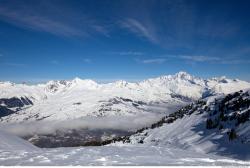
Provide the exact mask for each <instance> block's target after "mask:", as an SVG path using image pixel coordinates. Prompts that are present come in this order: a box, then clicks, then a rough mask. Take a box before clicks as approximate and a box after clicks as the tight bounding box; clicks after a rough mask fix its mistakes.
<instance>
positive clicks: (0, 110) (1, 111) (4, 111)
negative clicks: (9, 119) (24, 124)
mask: <svg viewBox="0 0 250 168" xmlns="http://www.w3.org/2000/svg"><path fill="white" fill-rule="evenodd" d="M13 113H15V111H13V110H10V109H8V108H7V107H5V106H0V118H1V117H4V116H7V115H10V114H13Z"/></svg>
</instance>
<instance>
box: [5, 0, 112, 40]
mask: <svg viewBox="0 0 250 168" xmlns="http://www.w3.org/2000/svg"><path fill="white" fill-rule="evenodd" d="M24 6H25V5H23V4H22V3H21V5H16V4H15V5H5V4H2V5H1V6H0V20H3V21H5V22H8V23H10V24H13V25H15V26H18V27H20V28H24V29H31V30H35V31H40V32H47V33H50V34H53V35H56V36H63V37H89V36H91V33H92V32H95V33H99V34H102V35H105V36H108V33H109V31H108V30H107V29H106V28H105V27H104V26H102V25H99V24H98V23H96V21H95V20H94V19H90V18H89V17H87V16H86V15H84V14H81V15H77V14H75V13H74V12H72V11H70V12H68V11H67V9H60V10H62V11H61V12H58V13H56V12H55V13H53V14H51V13H50V12H49V10H48V9H47V8H46V9H44V10H41V9H38V10H36V9H34V8H33V6H29V5H27V6H25V7H24ZM34 6H35V7H37V6H38V5H37V6H36V5H34ZM59 6H60V5H59ZM41 8H42V7H41ZM51 8H53V5H52V7H51ZM58 8H59V7H58ZM53 10H54V11H56V10H55V9H54V8H53ZM62 13H67V17H62V16H63V15H62Z"/></svg>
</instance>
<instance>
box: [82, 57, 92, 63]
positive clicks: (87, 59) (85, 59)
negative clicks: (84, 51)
mask: <svg viewBox="0 0 250 168" xmlns="http://www.w3.org/2000/svg"><path fill="white" fill-rule="evenodd" d="M83 62H85V63H88V64H89V63H91V62H92V60H91V59H89V58H84V59H83Z"/></svg>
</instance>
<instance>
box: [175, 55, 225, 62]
mask: <svg viewBox="0 0 250 168" xmlns="http://www.w3.org/2000/svg"><path fill="white" fill-rule="evenodd" d="M179 58H181V59H186V60H190V61H195V62H209V61H220V60H221V58H219V57H208V56H203V55H193V56H190V55H180V56H179Z"/></svg>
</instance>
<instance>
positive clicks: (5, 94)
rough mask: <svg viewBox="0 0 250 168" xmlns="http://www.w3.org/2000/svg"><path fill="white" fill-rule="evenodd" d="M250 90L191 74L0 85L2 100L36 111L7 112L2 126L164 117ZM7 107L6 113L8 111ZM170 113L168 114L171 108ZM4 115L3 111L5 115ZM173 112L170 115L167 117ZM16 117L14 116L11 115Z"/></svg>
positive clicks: (239, 84) (244, 85)
mask: <svg viewBox="0 0 250 168" xmlns="http://www.w3.org/2000/svg"><path fill="white" fill-rule="evenodd" d="M246 88H250V83H248V82H245V81H240V80H231V79H226V78H224V77H222V78H213V79H209V80H203V79H201V78H197V77H194V76H192V75H190V74H188V73H186V72H179V73H177V74H175V75H168V76H161V77H158V78H154V79H148V80H144V81H142V82H138V83H129V82H126V81H117V82H114V83H108V84H98V83H96V82H94V81H92V80H82V79H79V78H75V79H73V80H71V81H49V82H48V83H46V84H39V85H32V86H29V85H25V84H13V83H10V82H2V83H0V99H1V98H7V99H11V98H14V97H15V98H18V99H21V98H25V99H26V98H27V99H29V100H30V101H31V102H32V103H33V104H32V106H30V104H29V105H24V106H22V107H20V106H18V107H16V109H13V108H12V109H10V108H8V109H9V110H12V111H8V110H7V109H6V106H5V104H4V103H2V104H1V105H0V106H1V108H2V109H4V110H5V114H6V115H4V116H2V118H1V120H2V122H7V121H8V122H21V121H35V120H65V119H76V118H81V117H85V116H127V115H129V116H131V115H134V116H136V115H141V114H152V113H153V114H155V113H157V112H158V113H162V112H163V108H161V109H159V108H155V109H152V108H151V107H152V106H154V107H157V106H158V107H161V106H164V108H165V107H169V106H171V107H173V106H176V107H177V106H183V105H185V104H186V103H190V102H192V101H193V100H197V99H199V98H202V97H206V96H211V95H216V94H227V93H229V92H234V91H238V90H240V89H246ZM4 106H5V107H4ZM165 109H166V108H165ZM2 111H3V110H2ZM166 112H167V113H170V112H172V111H171V110H170V111H168V110H165V114H166ZM9 114H11V115H9Z"/></svg>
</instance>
